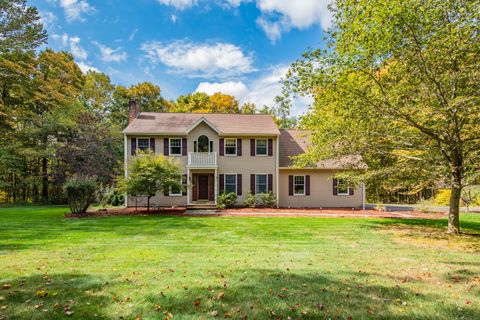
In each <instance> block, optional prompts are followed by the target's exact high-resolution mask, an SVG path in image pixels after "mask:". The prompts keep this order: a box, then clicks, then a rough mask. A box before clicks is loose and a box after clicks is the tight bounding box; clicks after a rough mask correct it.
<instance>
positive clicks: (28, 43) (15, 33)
mask: <svg viewBox="0 0 480 320" xmlns="http://www.w3.org/2000/svg"><path fill="white" fill-rule="evenodd" d="M46 41H47V33H46V31H45V30H44V29H43V25H42V24H41V23H40V16H39V15H38V11H37V8H35V7H27V1H26V0H8V1H5V0H2V1H0V53H5V52H13V51H23V52H25V51H34V50H35V49H36V48H38V47H39V46H41V45H42V44H44V43H45V42H46Z"/></svg>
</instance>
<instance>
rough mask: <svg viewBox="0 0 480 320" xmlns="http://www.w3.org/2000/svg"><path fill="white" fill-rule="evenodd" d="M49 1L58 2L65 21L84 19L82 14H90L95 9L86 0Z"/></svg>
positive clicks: (51, 0)
mask: <svg viewBox="0 0 480 320" xmlns="http://www.w3.org/2000/svg"><path fill="white" fill-rule="evenodd" d="M50 2H58V3H59V4H60V7H62V9H63V11H64V13H65V18H66V19H67V21H69V22H71V21H75V20H78V21H85V19H84V18H83V17H82V15H83V14H90V13H92V12H94V11H95V8H94V7H92V6H91V5H90V4H89V3H88V1H87V0H50Z"/></svg>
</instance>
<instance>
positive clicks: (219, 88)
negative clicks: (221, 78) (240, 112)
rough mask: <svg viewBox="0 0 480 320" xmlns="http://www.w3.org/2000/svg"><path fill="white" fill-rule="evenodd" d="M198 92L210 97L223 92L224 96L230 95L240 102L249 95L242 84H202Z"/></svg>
mask: <svg viewBox="0 0 480 320" xmlns="http://www.w3.org/2000/svg"><path fill="white" fill-rule="evenodd" d="M195 91H196V92H204V93H206V94H208V95H212V94H214V93H217V92H221V93H224V94H229V95H232V96H234V97H235V98H237V99H238V100H242V99H243V98H244V97H245V96H246V95H247V94H248V88H247V86H246V85H245V84H244V83H243V82H241V81H238V82H234V81H228V82H213V83H212V82H201V83H200V84H199V85H198V86H197V89H196V90H195Z"/></svg>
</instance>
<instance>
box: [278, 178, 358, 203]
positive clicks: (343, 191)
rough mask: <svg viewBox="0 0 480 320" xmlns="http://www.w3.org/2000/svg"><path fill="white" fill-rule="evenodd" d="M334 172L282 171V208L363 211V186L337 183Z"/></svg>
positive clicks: (342, 182)
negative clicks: (352, 209)
mask: <svg viewBox="0 0 480 320" xmlns="http://www.w3.org/2000/svg"><path fill="white" fill-rule="evenodd" d="M334 175H335V171H334V170H325V169H308V170H294V169H281V170H280V178H279V198H278V199H279V205H280V206H281V207H287V208H288V207H291V208H361V207H362V201H363V190H362V186H357V187H355V188H354V187H351V186H349V185H347V184H346V183H344V181H339V180H336V179H334Z"/></svg>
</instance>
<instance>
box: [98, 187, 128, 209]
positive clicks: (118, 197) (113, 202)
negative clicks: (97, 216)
mask: <svg viewBox="0 0 480 320" xmlns="http://www.w3.org/2000/svg"><path fill="white" fill-rule="evenodd" d="M98 198H99V199H100V203H101V205H102V206H103V207H106V206H109V205H110V206H121V205H123V204H124V203H125V196H124V194H123V192H121V191H120V190H119V189H118V188H115V187H113V186H112V187H108V186H107V187H101V188H100V190H99V195H98Z"/></svg>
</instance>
